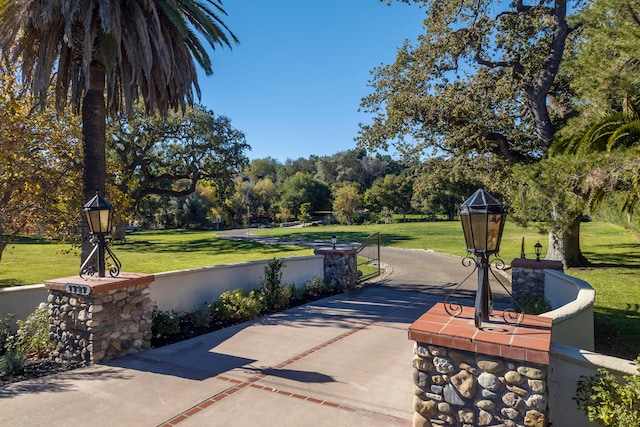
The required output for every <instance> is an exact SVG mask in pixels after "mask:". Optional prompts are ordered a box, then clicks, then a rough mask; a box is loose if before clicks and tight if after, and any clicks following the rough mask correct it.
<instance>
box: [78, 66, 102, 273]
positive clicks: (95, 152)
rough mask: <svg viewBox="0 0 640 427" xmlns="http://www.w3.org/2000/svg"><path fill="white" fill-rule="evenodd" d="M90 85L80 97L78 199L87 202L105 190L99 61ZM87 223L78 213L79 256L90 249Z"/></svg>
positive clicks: (93, 67) (84, 257) (91, 71)
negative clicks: (80, 126) (80, 189)
mask: <svg viewBox="0 0 640 427" xmlns="http://www.w3.org/2000/svg"><path fill="white" fill-rule="evenodd" d="M89 81H90V88H89V90H88V91H87V92H86V93H85V95H84V98H83V100H82V150H83V160H82V202H83V204H84V203H87V202H88V201H89V200H90V199H91V198H92V197H93V196H94V195H95V194H96V190H97V191H100V193H101V194H103V195H104V194H105V180H106V175H107V160H106V154H105V146H106V118H107V108H106V105H105V100H104V89H105V72H104V68H103V67H102V66H100V65H92V66H91V68H90V76H89ZM91 247H92V245H91V242H90V234H89V226H88V224H87V221H86V219H85V218H84V215H82V260H81V263H82V262H84V260H85V259H86V257H87V256H88V255H89V252H91Z"/></svg>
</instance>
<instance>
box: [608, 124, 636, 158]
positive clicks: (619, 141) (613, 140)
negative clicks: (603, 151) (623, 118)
mask: <svg viewBox="0 0 640 427" xmlns="http://www.w3.org/2000/svg"><path fill="white" fill-rule="evenodd" d="M638 142H640V120H635V121H633V122H631V123H626V124H623V125H621V126H620V127H618V128H617V129H616V130H615V132H613V134H611V136H610V137H609V140H608V141H607V151H611V150H613V149H614V148H619V147H623V148H629V147H632V146H634V145H638Z"/></svg>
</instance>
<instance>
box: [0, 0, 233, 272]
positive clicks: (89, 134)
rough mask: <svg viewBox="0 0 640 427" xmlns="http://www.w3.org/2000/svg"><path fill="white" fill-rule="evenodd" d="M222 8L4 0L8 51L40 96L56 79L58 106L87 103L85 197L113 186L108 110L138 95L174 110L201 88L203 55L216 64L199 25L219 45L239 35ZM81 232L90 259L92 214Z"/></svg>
mask: <svg viewBox="0 0 640 427" xmlns="http://www.w3.org/2000/svg"><path fill="white" fill-rule="evenodd" d="M221 14H222V15H226V13H225V11H224V10H223V9H222V2H221V0H111V1H109V0H0V52H2V55H3V59H4V60H5V61H9V62H10V63H13V64H17V65H18V66H19V67H20V69H21V72H22V78H23V80H24V83H25V85H26V86H27V87H29V88H30V89H31V92H32V94H33V96H34V97H35V99H36V100H37V101H39V103H40V104H41V106H43V105H44V104H45V101H46V99H47V95H48V93H49V91H50V88H52V87H53V88H54V90H55V100H56V101H55V102H56V107H57V108H59V109H61V108H62V107H63V106H64V105H65V104H66V103H67V102H68V101H69V100H70V102H71V105H72V106H73V107H74V108H75V109H76V110H79V111H81V113H82V146H83V171H82V194H83V200H84V202H86V201H88V200H89V199H90V198H91V197H93V195H95V191H96V189H98V190H99V191H100V192H101V193H103V194H104V193H105V180H106V175H107V174H106V160H105V140H106V137H105V129H106V117H107V114H108V113H110V114H112V113H115V112H117V111H120V110H121V109H122V108H126V109H127V110H129V111H130V110H132V109H133V105H134V103H135V102H136V101H138V100H141V101H142V102H143V103H144V105H145V108H146V109H147V110H148V111H152V110H155V109H158V110H159V111H160V112H161V113H165V112H167V111H168V110H169V109H179V108H181V107H184V106H185V105H187V104H191V103H192V102H193V101H194V91H195V94H196V95H197V96H198V97H199V96H200V88H199V86H198V78H197V74H196V67H195V63H194V60H195V62H197V63H198V64H199V65H200V66H201V67H202V68H203V69H204V71H205V73H206V74H207V75H209V74H211V73H212V66H211V59H210V57H209V56H208V54H207V51H206V49H205V46H204V45H203V42H202V41H201V39H200V38H199V35H200V36H201V37H202V40H204V41H206V44H208V45H209V46H210V47H211V48H212V49H214V50H215V48H216V47H217V46H221V47H224V46H228V47H231V44H232V43H237V42H238V40H237V38H236V37H235V35H233V33H232V32H231V31H230V30H229V29H228V28H227V26H226V25H225V24H224V23H223V22H222V20H221V19H220V15H221ZM69 95H70V97H69ZM83 222H84V220H83ZM82 234H83V248H84V250H83V254H84V255H83V259H84V258H85V256H86V254H87V252H86V249H88V247H89V244H88V241H87V240H88V239H87V236H88V229H87V227H86V224H83V233H82Z"/></svg>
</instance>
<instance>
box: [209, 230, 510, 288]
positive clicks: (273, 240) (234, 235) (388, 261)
mask: <svg viewBox="0 0 640 427" xmlns="http://www.w3.org/2000/svg"><path fill="white" fill-rule="evenodd" d="M216 235H217V236H218V237H222V238H226V239H232V240H252V241H254V242H259V243H264V244H274V245H275V244H277V245H294V246H301V247H308V248H320V247H327V242H326V241H325V240H305V239H300V238H288V237H275V236H261V235H255V234H251V230H249V231H248V230H247V229H234V230H225V231H220V232H217V233H216ZM359 244H360V243H359V242H354V243H351V244H344V246H345V247H349V248H351V247H354V246H355V247H357V245H359ZM462 260H463V258H461V257H458V256H454V255H448V254H442V253H438V252H434V251H432V250H425V249H403V248H394V247H390V246H381V247H380V262H381V266H382V267H383V268H384V273H383V274H382V275H381V276H380V277H377V278H373V279H371V280H369V281H368V282H367V283H375V284H377V285H380V286H385V287H390V288H394V289H397V290H404V291H411V292H428V293H434V294H439V295H444V296H446V295H447V294H449V293H452V294H455V295H456V296H458V297H469V298H473V297H475V291H476V290H477V288H478V282H477V278H476V275H475V274H474V270H473V266H472V265H469V266H465V265H463V262H462ZM500 276H501V278H500V283H498V281H497V280H496V279H495V278H494V277H490V284H491V290H492V292H493V293H494V296H495V297H496V298H499V297H500V298H502V297H508V295H509V294H508V292H507V291H505V289H504V288H503V286H504V287H506V288H507V289H508V290H509V291H511V284H510V279H509V278H508V277H507V275H505V274H501V275H500ZM501 284H502V285H501Z"/></svg>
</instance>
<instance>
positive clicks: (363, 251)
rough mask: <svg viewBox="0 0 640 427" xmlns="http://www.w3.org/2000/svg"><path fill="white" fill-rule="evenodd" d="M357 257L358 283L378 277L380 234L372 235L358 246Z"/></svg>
mask: <svg viewBox="0 0 640 427" xmlns="http://www.w3.org/2000/svg"><path fill="white" fill-rule="evenodd" d="M357 256H358V271H359V272H360V274H359V275H358V283H362V282H364V281H365V280H368V279H371V278H372V277H377V276H379V275H380V233H373V234H371V235H369V237H367V240H365V241H364V243H363V244H361V245H360V247H359V248H358V251H357Z"/></svg>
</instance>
